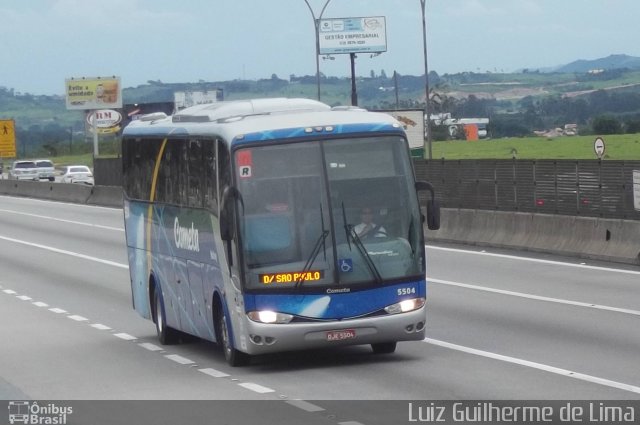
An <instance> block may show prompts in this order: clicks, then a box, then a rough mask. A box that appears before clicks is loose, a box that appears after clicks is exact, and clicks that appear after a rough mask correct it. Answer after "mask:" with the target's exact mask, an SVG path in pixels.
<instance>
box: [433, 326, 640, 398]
mask: <svg viewBox="0 0 640 425" xmlns="http://www.w3.org/2000/svg"><path fill="white" fill-rule="evenodd" d="M423 341H424V342H426V343H427V344H432V345H437V346H439V347H444V348H449V349H451V350H456V351H462V352H464V353H468V354H473V355H476V356H482V357H487V358H490V359H493V360H500V361H503V362H507V363H512V364H517V365H520V366H526V367H530V368H533V369H538V370H542V371H545V372H550V373H555V374H556V375H562V376H566V377H568V378H575V379H579V380H581V381H587V382H591V383H594V384H599V385H604V386H607V387H611V388H616V389H619V390H623V391H629V392H632V393H636V394H640V387H637V386H635V385H629V384H624V383H622V382H616V381H612V380H609V379H604V378H599V377H597V376H592V375H586V374H584V373H578V372H574V371H571V370H568V369H561V368H558V367H554V366H549V365H546V364H542V363H536V362H532V361H529V360H523V359H518V358H516V357H509V356H504V355H502V354H496V353H492V352H490V351H483V350H478V349H475V348H470V347H465V346H463V345H457V344H452V343H450V342H445V341H440V340H437V339H432V338H425V339H424V340H423Z"/></svg>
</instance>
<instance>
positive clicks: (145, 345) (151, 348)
mask: <svg viewBox="0 0 640 425" xmlns="http://www.w3.org/2000/svg"><path fill="white" fill-rule="evenodd" d="M138 345H139V346H140V347H142V348H144V349H145V350H149V351H162V350H164V348H162V347H158V346H157V345H155V344H151V343H150V342H141V343H140V344H138Z"/></svg>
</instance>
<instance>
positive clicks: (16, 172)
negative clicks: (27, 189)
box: [9, 161, 38, 180]
mask: <svg viewBox="0 0 640 425" xmlns="http://www.w3.org/2000/svg"><path fill="white" fill-rule="evenodd" d="M9 179H10V180H38V167H36V163H35V162H33V161H13V164H12V165H11V169H10V170H9Z"/></svg>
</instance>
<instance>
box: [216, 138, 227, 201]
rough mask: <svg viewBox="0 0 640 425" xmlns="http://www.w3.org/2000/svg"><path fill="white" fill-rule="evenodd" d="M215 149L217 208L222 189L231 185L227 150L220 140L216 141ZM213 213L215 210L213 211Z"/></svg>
mask: <svg viewBox="0 0 640 425" xmlns="http://www.w3.org/2000/svg"><path fill="white" fill-rule="evenodd" d="M216 147H217V153H218V154H217V158H216V159H217V161H218V167H217V168H218V169H217V171H218V181H217V183H218V190H217V197H218V203H217V205H218V207H220V200H221V199H222V194H223V193H224V189H225V188H227V187H229V186H230V185H231V159H230V157H229V150H228V148H227V146H226V145H225V144H224V142H223V141H222V140H218V142H217V143H216ZM214 211H215V210H214Z"/></svg>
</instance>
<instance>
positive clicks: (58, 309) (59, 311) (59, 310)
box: [49, 307, 67, 314]
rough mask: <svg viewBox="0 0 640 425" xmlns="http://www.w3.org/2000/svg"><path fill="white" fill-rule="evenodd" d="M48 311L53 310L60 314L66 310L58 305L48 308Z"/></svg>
mask: <svg viewBox="0 0 640 425" xmlns="http://www.w3.org/2000/svg"><path fill="white" fill-rule="evenodd" d="M49 311H52V312H54V313H56V314H61V313H66V312H67V310H63V309H61V308H58V307H55V308H50V309H49Z"/></svg>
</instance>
